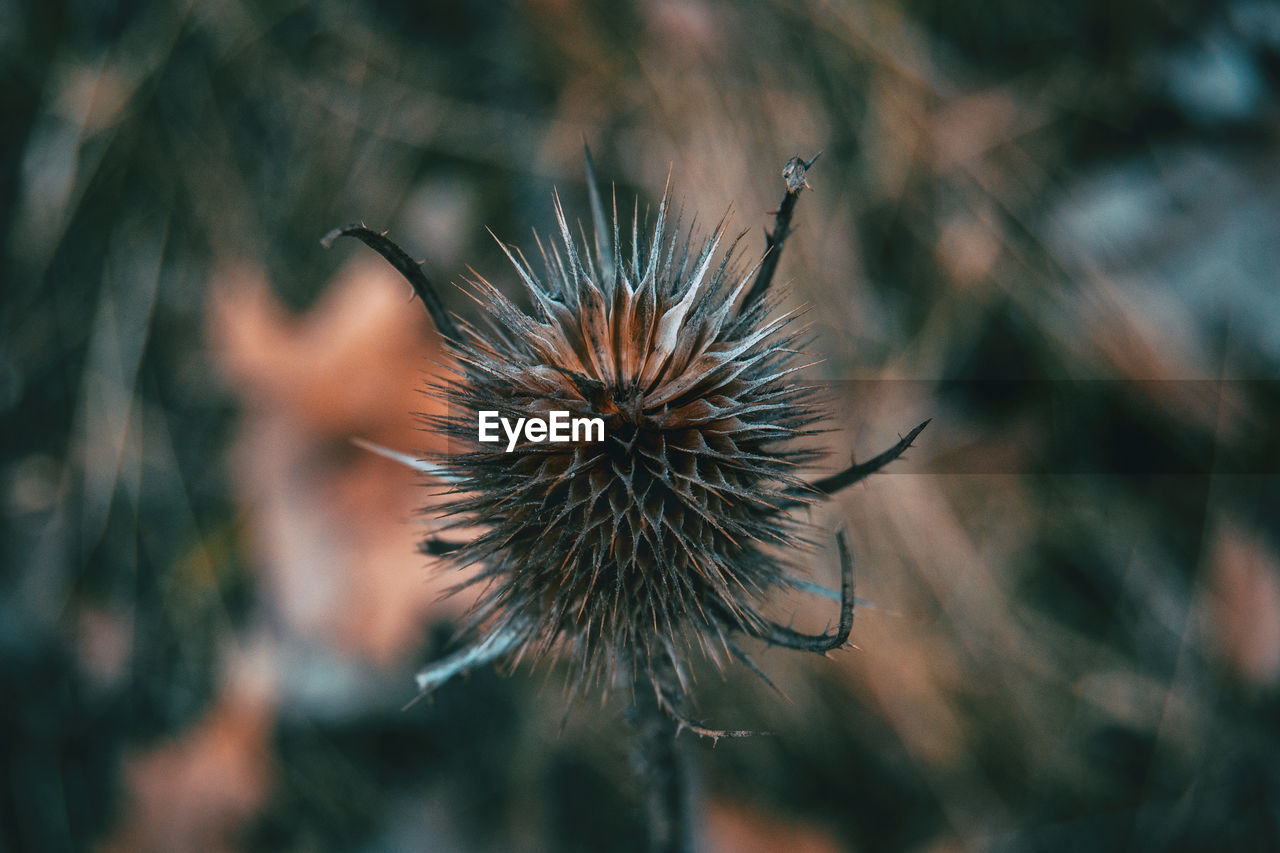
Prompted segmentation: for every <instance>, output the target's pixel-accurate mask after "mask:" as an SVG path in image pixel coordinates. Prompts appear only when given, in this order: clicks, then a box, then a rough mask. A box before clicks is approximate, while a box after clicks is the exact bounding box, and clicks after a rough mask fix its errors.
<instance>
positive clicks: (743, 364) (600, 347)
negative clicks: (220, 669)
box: [331, 155, 923, 714]
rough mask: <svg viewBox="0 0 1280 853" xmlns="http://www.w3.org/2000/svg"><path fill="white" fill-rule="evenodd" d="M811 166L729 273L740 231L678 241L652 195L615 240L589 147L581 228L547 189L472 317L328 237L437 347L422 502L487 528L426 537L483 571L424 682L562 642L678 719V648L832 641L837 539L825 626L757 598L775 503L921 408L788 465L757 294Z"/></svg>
mask: <svg viewBox="0 0 1280 853" xmlns="http://www.w3.org/2000/svg"><path fill="white" fill-rule="evenodd" d="M811 164H812V160H810V161H808V162H805V161H802V160H800V159H799V158H795V159H793V160H792V161H791V162H790V163H788V167H787V171H785V172H784V176H785V177H786V180H787V195H786V196H785V197H784V200H783V203H782V205H781V206H780V208H779V210H778V213H777V225H776V227H775V230H774V231H773V233H772V234H770V235H769V247H768V248H769V251H768V252H767V253H766V255H765V257H764V258H763V259H762V261H761V262H760V263H758V264H756V265H755V266H754V267H753V268H751V269H744V266H743V265H742V264H741V263H739V262H738V261H737V258H736V253H735V248H736V247H737V245H738V243H739V241H740V240H741V235H739V237H738V239H737V240H734V241H733V244H732V245H731V246H730V247H729V248H728V249H727V250H726V251H724V252H723V253H721V252H720V251H719V250H720V248H721V245H722V244H723V243H724V238H725V234H726V226H725V221H724V220H722V221H721V222H720V224H719V225H718V226H717V227H716V228H715V229H714V231H713V232H712V233H711V234H710V235H709V236H708V237H706V238H705V239H704V238H700V237H697V236H695V235H694V233H693V229H692V228H690V229H689V230H688V231H687V232H685V234H684V236H683V237H682V236H681V234H680V227H679V224H678V222H677V223H676V225H675V226H674V227H672V225H671V223H670V221H669V219H670V217H669V212H670V205H669V195H668V194H664V198H663V201H662V203H661V204H660V205H659V207H658V210H657V215H656V217H654V219H653V222H652V224H651V225H649V224H647V223H644V224H642V223H641V217H640V216H639V215H638V213H637V214H634V215H633V217H632V221H631V227H630V239H629V241H624V240H622V239H620V237H619V232H620V230H621V229H620V227H619V221H618V215H617V208H616V203H615V205H614V209H613V215H612V219H611V221H609V220H607V219H606V216H605V214H604V208H603V205H602V204H601V203H600V199H599V196H598V194H597V193H596V191H595V181H594V176H593V175H591V163H590V158H589V155H588V161H587V166H588V178H589V183H590V185H591V190H592V196H591V201H592V213H593V216H592V218H593V221H594V232H595V233H594V239H592V240H588V239H587V237H586V235H585V233H584V232H583V231H582V229H581V228H580V227H579V229H578V236H577V237H576V238H575V236H574V234H573V232H572V231H571V230H570V227H569V224H568V221H567V219H566V217H565V215H564V211H563V210H562V208H561V206H560V203H559V200H558V198H557V199H556V203H555V214H556V219H557V223H558V225H559V241H558V243H555V242H553V243H551V244H549V245H548V246H544V245H543V244H542V243H541V241H539V243H538V247H539V250H540V253H541V256H542V261H543V263H542V269H543V271H542V274H541V275H539V274H537V273H536V272H535V271H534V269H533V268H532V266H531V265H530V264H529V263H528V261H527V260H526V259H525V257H524V255H523V254H522V253H521V252H520V251H519V250H514V251H513V250H512V249H510V248H508V247H506V246H504V250H505V251H506V252H507V255H508V257H509V258H510V259H511V261H512V263H513V265H514V267H515V270H516V273H517V277H518V279H519V281H520V282H521V283H522V284H523V287H524V290H525V292H526V294H527V296H528V299H529V302H530V305H531V309H530V311H528V312H526V311H523V310H521V309H520V308H519V307H517V306H516V305H515V304H514V303H513V302H512V301H510V300H509V299H508V298H507V297H505V296H504V295H503V294H502V293H501V292H500V291H499V290H498V289H497V288H495V287H494V286H493V285H491V284H490V283H489V282H487V281H486V280H485V279H483V278H481V277H479V276H475V277H474V278H473V279H471V280H470V282H469V283H470V285H471V290H472V297H473V298H474V299H475V301H476V302H477V303H478V304H479V305H480V306H481V308H482V309H483V310H484V312H485V314H486V321H485V322H484V323H483V324H481V325H471V324H465V323H464V324H461V326H459V325H455V324H454V321H453V319H452V318H451V317H450V316H449V315H447V314H446V313H445V312H444V310H443V307H442V306H441V303H440V301H439V300H438V298H437V297H436V296H435V293H434V290H433V289H432V288H431V286H430V283H429V282H427V280H426V279H425V277H423V276H422V273H421V271H420V270H419V268H418V267H417V266H416V265H414V264H413V263H412V262H411V261H410V260H409V259H408V257H407V256H406V255H404V253H403V252H402V251H400V250H399V249H398V247H395V245H394V244H392V243H391V242H390V241H389V240H387V239H386V237H385V235H377V234H374V233H372V232H369V231H368V230H367V229H364V228H362V227H350V228H347V229H340V230H339V231H337V232H334V235H331V237H332V236H335V235H337V234H349V235H352V236H356V237H358V238H360V239H362V240H364V241H365V242H366V243H368V244H369V245H371V246H373V247H374V248H375V249H378V250H379V251H381V252H382V253H383V254H384V255H385V256H386V257H387V258H388V260H390V261H391V262H392V263H393V264H395V265H396V266H397V268H398V269H400V270H401V272H403V273H404V274H405V275H406V276H407V277H408V278H409V279H410V281H411V282H413V284H414V286H415V289H417V291H418V293H419V294H420V295H421V296H422V297H423V301H424V302H425V303H426V305H427V307H428V309H429V310H430V311H431V313H432V316H433V318H434V319H435V322H436V325H437V327H438V328H439V329H440V331H441V332H442V334H443V335H444V336H445V338H446V339H447V341H448V342H449V345H450V348H451V350H452V354H453V356H454V357H455V359H456V370H455V375H454V377H453V381H450V382H446V383H442V384H439V385H437V386H435V389H434V390H435V392H436V393H438V394H441V395H443V396H444V397H445V398H446V399H447V400H448V402H449V404H450V413H449V414H448V415H445V416H441V417H438V418H434V419H431V420H430V421H429V426H430V427H431V428H433V429H436V430H439V431H441V432H443V433H444V434H446V435H447V436H448V437H449V439H450V445H451V447H450V451H451V452H449V453H448V454H443V455H441V456H440V457H439V458H437V459H434V460H431V461H430V462H426V463H422V464H421V465H420V466H419V467H423V468H424V469H426V470H429V471H431V472H432V473H434V474H436V475H438V476H440V477H442V478H443V479H445V480H446V481H448V482H449V483H450V484H451V488H450V489H449V491H448V492H447V493H446V494H445V495H444V497H443V499H442V503H441V505H439V506H437V507H433V510H434V511H439V512H443V513H444V514H445V515H447V516H450V517H452V518H453V519H454V522H455V523H456V524H458V525H460V526H461V525H467V526H470V525H475V524H479V525H481V526H482V528H483V529H484V532H483V533H481V534H480V535H479V536H478V537H477V538H476V539H474V540H472V541H470V542H467V543H465V544H460V545H457V546H449V545H446V544H444V543H441V542H440V541H439V540H432V541H430V542H429V543H427V545H428V550H432V551H436V552H447V558H448V559H449V560H451V561H452V562H453V564H454V565H455V566H457V567H458V568H470V569H472V574H471V575H470V576H469V577H467V579H466V580H464V581H463V582H462V583H461V584H459V586H466V585H471V584H482V585H483V590H482V592H481V594H480V596H479V599H478V601H477V604H476V606H475V609H474V611H473V619H472V622H471V625H470V627H471V628H472V629H473V630H474V631H476V632H477V635H478V636H479V637H480V638H481V639H479V640H478V641H477V642H476V643H475V644H474V645H472V646H470V647H468V648H466V649H464V650H463V651H461V652H459V653H457V654H455V655H453V656H452V657H450V658H447V659H445V660H443V661H441V662H439V663H437V664H436V665H434V666H432V667H429V668H428V669H427V670H424V671H423V672H422V673H421V674H420V675H419V677H418V681H419V687H420V688H421V690H422V691H423V692H427V691H429V690H431V689H432V688H434V687H435V686H436V685H438V684H439V683H441V682H442V681H443V680H445V679H447V678H449V677H450V676H452V675H453V674H455V673H457V672H459V671H463V670H466V669H469V668H471V667H474V666H476V665H478V664H480V663H483V662H487V661H489V660H493V659H496V658H499V657H509V658H514V659H517V660H518V659H519V658H521V657H523V656H525V655H526V654H531V655H533V656H541V655H543V654H546V653H547V652H549V651H550V650H552V649H553V648H562V649H564V650H565V651H567V652H568V654H569V655H570V656H571V658H572V660H573V663H574V667H575V671H576V672H577V673H578V674H579V678H578V679H576V682H575V683H581V682H583V681H586V680H589V679H592V678H594V677H597V676H599V675H601V674H604V673H611V672H613V671H614V670H616V669H618V668H619V667H623V668H625V669H626V670H627V671H628V672H629V673H631V674H633V675H634V676H635V677H636V678H638V679H641V680H646V679H647V680H648V681H649V682H651V683H652V685H653V687H654V688H655V690H656V691H657V694H658V698H659V700H660V702H662V703H663V706H664V707H665V708H666V709H667V710H668V712H669V713H672V714H677V713H679V712H678V710H677V706H678V704H679V703H678V701H677V699H678V697H675V696H673V695H672V693H673V692H674V691H675V690H676V689H677V688H676V687H675V686H674V685H673V684H672V682H673V681H683V678H684V672H685V663H686V662H687V661H688V659H689V658H690V656H691V654H694V653H697V652H700V653H702V654H705V655H707V656H709V657H711V658H712V659H713V660H716V661H722V660H723V659H724V657H725V656H726V654H738V655H739V656H740V657H743V659H744V660H745V656H742V655H741V653H740V652H738V650H737V647H736V646H735V645H734V642H733V636H734V635H735V634H738V633H745V634H748V635H751V636H755V637H759V638H762V639H764V640H766V641H767V642H770V643H774V644H778V645H787V646H792V647H796V648H805V649H811V650H816V651H825V650H827V649H831V648H835V647H837V646H839V645H841V644H843V643H844V642H845V640H846V639H847V637H848V633H849V630H850V627H851V624H852V608H853V597H852V567H851V564H850V561H849V557H848V553H847V549H846V548H845V547H844V543H843V540H841V542H840V545H841V548H840V550H841V559H842V567H843V570H844V571H843V583H842V590H841V593H840V599H841V602H842V609H841V619H840V626H839V628H838V629H837V630H836V631H835V632H834V633H830V634H823V635H818V636H810V635H805V634H801V633H798V632H795V631H792V630H791V629H789V628H785V627H783V626H780V625H777V624H775V623H773V622H772V621H770V620H769V619H767V618H766V617H765V616H764V615H762V613H761V606H762V604H763V603H764V602H765V600H766V599H767V597H768V596H769V594H770V593H771V591H773V590H774V588H776V587H779V586H783V585H788V584H796V585H799V584H797V582H796V581H794V580H793V572H792V569H793V568H794V567H792V566H789V565H787V563H786V562H785V560H786V559H787V558H791V557H794V556H795V555H797V554H798V553H801V550H800V549H799V548H797V546H803V545H805V544H807V543H806V542H805V540H804V537H803V531H802V530H801V529H800V526H799V524H798V522H797V521H796V520H794V519H793V518H792V516H791V512H792V511H793V510H795V509H796V508H798V507H802V506H804V505H805V504H806V503H808V502H810V501H812V500H814V499H816V498H818V497H821V496H822V495H824V494H829V493H831V492H833V491H835V490H836V489H838V488H842V487H844V486H845V485H848V484H849V483H852V482H854V481H856V480H857V479H860V478H861V477H864V476H866V475H867V474H868V473H870V472H871V471H874V470H876V469H877V468H879V467H880V466H882V465H883V464H885V463H887V462H888V461H890V460H891V459H892V458H895V457H896V456H897V455H899V454H900V453H901V452H902V451H903V450H905V449H906V447H907V446H909V444H910V442H911V440H912V439H913V438H914V437H915V435H916V434H918V432H919V430H920V429H922V428H923V425H921V427H919V428H917V429H916V430H915V431H913V432H912V433H911V434H909V435H908V436H907V437H906V438H905V439H904V440H903V441H901V442H899V444H898V446H896V447H895V448H893V449H891V450H890V451H887V452H886V453H884V454H881V455H880V456H879V457H877V458H876V459H873V460H872V461H871V462H870V463H866V464H864V465H861V466H854V467H853V468H851V469H849V470H848V471H845V472H842V473H841V474H838V475H835V476H834V477H831V478H827V479H826V480H823V481H819V482H817V483H813V484H807V483H805V482H803V481H802V480H800V479H799V476H798V475H799V471H800V469H801V468H802V466H803V465H804V464H806V463H809V462H811V461H813V459H814V457H815V453H814V451H813V450H812V449H811V448H809V447H807V446H805V445H804V444H803V443H800V442H798V439H800V438H801V437H802V436H803V435H805V434H806V433H808V432H810V431H811V430H812V428H813V425H814V424H815V422H816V421H818V420H819V419H820V416H821V412H820V410H819V407H818V406H817V404H816V403H815V401H814V397H813V394H812V390H811V389H809V388H806V387H803V386H800V385H797V384H796V381H795V376H794V374H795V372H796V371H797V370H798V369H799V368H800V367H801V366H802V365H800V364H799V363H798V357H797V351H796V348H795V345H796V341H795V334H796V333H795V332H794V331H793V330H791V329H790V323H791V320H792V315H790V314H780V315H779V314H777V312H776V308H777V299H776V297H775V296H774V295H773V294H770V293H768V292H767V291H768V287H769V283H770V279H771V277H772V274H773V270H774V269H775V268H776V264H777V259H778V255H779V253H780V250H781V248H782V243H783V241H784V240H785V238H786V236H787V229H788V224H789V220H790V216H791V211H792V210H793V209H794V205H795V201H796V198H797V197H798V195H799V193H800V192H801V190H802V189H804V188H805V187H807V183H806V182H805V180H804V179H805V172H806V170H807V169H808V167H809V165H811ZM624 243H626V246H625V251H624ZM775 315H776V316H775ZM486 411H488V412H498V413H499V415H500V416H502V417H505V418H508V419H509V420H510V421H511V422H515V421H516V420H517V419H519V418H531V417H542V418H547V417H549V416H550V414H551V413H552V412H556V411H560V412H567V413H569V414H570V416H572V417H574V418H579V417H580V418H599V419H601V420H602V421H603V424H604V436H603V441H588V440H585V436H583V437H582V440H574V441H569V442H562V443H552V442H545V441H531V440H528V439H527V438H526V440H523V441H519V442H517V443H515V444H514V445H512V446H510V447H508V446H507V443H506V442H505V441H503V442H500V443H498V444H492V443H486V442H482V441H480V440H479V430H478V424H479V416H480V413H481V412H486ZM748 663H749V661H748Z"/></svg>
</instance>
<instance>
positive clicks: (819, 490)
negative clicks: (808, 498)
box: [780, 418, 933, 509]
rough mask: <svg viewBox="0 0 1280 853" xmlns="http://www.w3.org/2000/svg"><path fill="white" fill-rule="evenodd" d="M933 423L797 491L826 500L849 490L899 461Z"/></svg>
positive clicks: (794, 503) (794, 504) (784, 506)
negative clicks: (885, 448)
mask: <svg viewBox="0 0 1280 853" xmlns="http://www.w3.org/2000/svg"><path fill="white" fill-rule="evenodd" d="M932 421H933V418H929V420H927V421H925V422H924V423H922V424H920V426H918V427H916V428H915V429H913V430H911V432H909V433H907V434H906V435H905V436H903V437H902V438H901V439H899V440H898V443H897V444H895V445H894V446H893V447H890V448H889V449H888V450H886V451H884V452H883V453H881V454H879V455H877V456H874V457H872V458H871V459H869V460H867V461H866V462H862V463H860V464H857V465H850V466H849V467H848V468H846V469H844V470H843V471H841V472H840V473H838V474H832V475H831V476H830V477H823V478H822V479H821V480H815V481H814V482H812V483H810V484H809V485H807V486H805V487H804V488H803V490H797V491H798V492H799V493H801V494H804V493H808V494H814V493H816V494H817V495H818V496H820V497H824V498H826V497H830V496H831V495H834V494H835V493H836V492H838V491H840V490H841V489H847V488H849V487H850V486H852V485H853V484H854V483H856V482H858V481H859V480H864V479H866V478H867V477H870V476H871V475H872V474H874V473H875V472H877V471H879V470H880V469H881V468H883V467H884V466H886V465H888V464H889V463H890V462H892V461H893V460H895V459H897V458H898V457H899V456H901V455H902V454H904V453H906V452H907V449H908V448H909V447H911V443H912V442H913V441H915V440H916V436H918V435H920V433H922V432H924V428H925V427H927V426H928V425H929V424H930V422H932ZM793 494H795V492H793ZM805 503H806V502H805V501H803V500H800V499H799V498H797V499H795V500H790V501H786V502H784V503H783V504H781V506H780V508H781V509H790V508H792V507H798V506H804V505H805Z"/></svg>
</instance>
